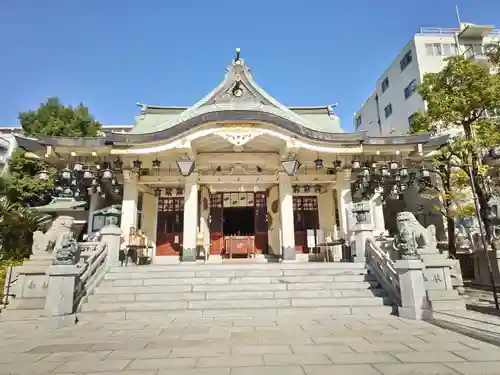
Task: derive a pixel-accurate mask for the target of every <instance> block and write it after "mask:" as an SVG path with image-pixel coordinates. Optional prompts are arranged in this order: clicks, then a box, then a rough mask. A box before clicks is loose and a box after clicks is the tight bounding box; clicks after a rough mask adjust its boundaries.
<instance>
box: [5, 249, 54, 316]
mask: <svg viewBox="0 0 500 375" xmlns="http://www.w3.org/2000/svg"><path fill="white" fill-rule="evenodd" d="M52 261H53V255H52V253H46V254H43V255H38V256H37V255H32V256H31V257H30V259H29V260H28V261H26V262H24V263H23V265H22V266H19V267H15V268H14V270H13V272H14V273H16V274H17V275H18V278H17V282H16V283H14V285H13V287H12V289H11V290H10V293H11V294H13V295H15V299H12V298H10V304H9V309H11V310H12V309H16V310H22V309H40V310H43V308H44V306H45V297H46V295H47V287H48V284H49V279H48V276H47V274H46V271H47V269H48V268H49V267H50V266H51V265H52Z"/></svg>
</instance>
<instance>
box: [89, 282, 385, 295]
mask: <svg viewBox="0 0 500 375" xmlns="http://www.w3.org/2000/svg"><path fill="white" fill-rule="evenodd" d="M378 286H379V283H378V282H377V281H363V282H336V283H334V282H331V283H300V284H266V285H263V284H200V285H197V284H196V285H191V284H184V285H162V286H151V285H147V286H145V285H142V284H141V285H137V286H116V285H113V284H112V283H109V282H102V283H101V284H100V286H98V287H97V288H96V289H95V291H94V293H95V294H103V295H111V294H120V295H122V294H139V293H145V294H147V293H162V294H169V293H184V292H186V293H187V292H244V291H248V292H252V291H255V292H259V291H285V290H289V291H292V290H297V291H308V290H352V291H355V290H371V289H374V288H378Z"/></svg>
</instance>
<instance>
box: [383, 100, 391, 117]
mask: <svg viewBox="0 0 500 375" xmlns="http://www.w3.org/2000/svg"><path fill="white" fill-rule="evenodd" d="M384 113H385V118H388V117H389V116H390V115H392V104H391V103H389V104H387V105H386V106H385V108H384Z"/></svg>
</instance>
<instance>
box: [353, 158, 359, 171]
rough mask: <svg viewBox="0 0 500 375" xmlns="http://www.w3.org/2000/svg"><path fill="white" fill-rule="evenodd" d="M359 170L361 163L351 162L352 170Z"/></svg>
mask: <svg viewBox="0 0 500 375" xmlns="http://www.w3.org/2000/svg"><path fill="white" fill-rule="evenodd" d="M359 168H361V163H360V162H359V161H357V160H355V161H353V162H352V169H359Z"/></svg>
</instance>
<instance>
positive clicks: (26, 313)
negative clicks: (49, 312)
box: [0, 309, 44, 322]
mask: <svg viewBox="0 0 500 375" xmlns="http://www.w3.org/2000/svg"><path fill="white" fill-rule="evenodd" d="M43 317H44V310H43V309H25V310H17V309H16V310H9V309H4V310H2V313H1V314H0V321H5V322H7V321H21V320H36V319H40V318H43Z"/></svg>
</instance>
